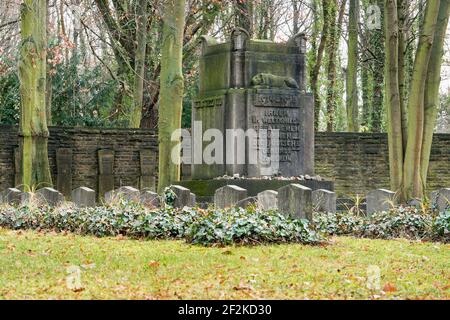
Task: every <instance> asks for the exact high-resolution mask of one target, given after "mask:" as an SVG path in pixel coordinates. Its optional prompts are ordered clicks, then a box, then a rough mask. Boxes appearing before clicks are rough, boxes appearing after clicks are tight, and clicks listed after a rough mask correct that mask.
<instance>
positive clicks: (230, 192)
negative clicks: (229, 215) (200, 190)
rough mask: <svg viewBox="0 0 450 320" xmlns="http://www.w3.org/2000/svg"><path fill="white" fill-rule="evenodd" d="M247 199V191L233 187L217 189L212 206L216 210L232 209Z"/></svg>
mask: <svg viewBox="0 0 450 320" xmlns="http://www.w3.org/2000/svg"><path fill="white" fill-rule="evenodd" d="M245 198H247V190H246V189H243V188H241V187H238V186H235V185H227V186H224V187H222V188H219V189H217V190H216V192H215V193H214V204H215V206H216V207H217V208H228V207H233V206H234V205H236V203H238V202H239V201H240V200H243V199H245Z"/></svg>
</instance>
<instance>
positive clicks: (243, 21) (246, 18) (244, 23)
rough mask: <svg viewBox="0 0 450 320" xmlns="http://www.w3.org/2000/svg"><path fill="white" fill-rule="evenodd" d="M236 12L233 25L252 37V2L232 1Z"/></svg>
mask: <svg viewBox="0 0 450 320" xmlns="http://www.w3.org/2000/svg"><path fill="white" fill-rule="evenodd" d="M234 8H235V10H236V12H235V15H236V17H235V18H236V22H235V25H236V26H238V27H241V28H243V29H245V30H247V31H248V33H249V34H250V36H252V35H253V1H252V0H234Z"/></svg>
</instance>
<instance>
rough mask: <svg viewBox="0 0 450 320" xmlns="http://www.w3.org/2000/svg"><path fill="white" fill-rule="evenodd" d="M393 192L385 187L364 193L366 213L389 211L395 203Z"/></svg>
mask: <svg viewBox="0 0 450 320" xmlns="http://www.w3.org/2000/svg"><path fill="white" fill-rule="evenodd" d="M395 202H396V199H395V192H393V191H390V190H386V189H377V190H373V191H370V192H369V193H367V195H366V203H367V214H369V215H370V214H373V213H375V212H382V211H389V209H391V208H392V205H393V204H395Z"/></svg>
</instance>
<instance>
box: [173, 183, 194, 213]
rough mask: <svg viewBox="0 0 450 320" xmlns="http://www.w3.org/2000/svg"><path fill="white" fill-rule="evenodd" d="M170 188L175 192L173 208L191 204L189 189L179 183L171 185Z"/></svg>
mask: <svg viewBox="0 0 450 320" xmlns="http://www.w3.org/2000/svg"><path fill="white" fill-rule="evenodd" d="M170 189H171V190H172V191H173V192H174V193H175V195H176V197H175V201H174V204H173V206H174V208H183V207H185V206H188V207H189V206H191V203H192V200H191V191H190V190H189V189H187V188H185V187H182V186H179V185H171V186H170Z"/></svg>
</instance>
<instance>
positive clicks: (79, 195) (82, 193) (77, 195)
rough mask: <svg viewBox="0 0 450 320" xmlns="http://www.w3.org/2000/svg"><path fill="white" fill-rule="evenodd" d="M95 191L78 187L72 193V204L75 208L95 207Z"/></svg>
mask: <svg viewBox="0 0 450 320" xmlns="http://www.w3.org/2000/svg"><path fill="white" fill-rule="evenodd" d="M95 199H96V198H95V191H94V190H92V189H91V188H87V187H79V188H76V189H75V190H73V191H72V202H73V203H75V205H76V206H77V207H80V208H85V207H95Z"/></svg>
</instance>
